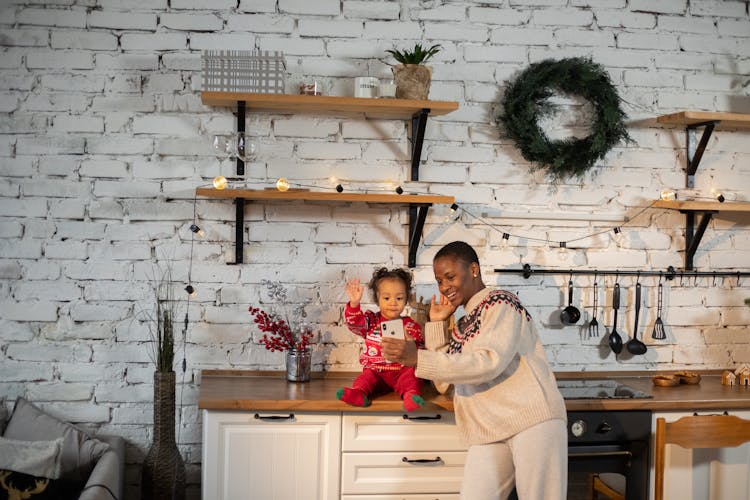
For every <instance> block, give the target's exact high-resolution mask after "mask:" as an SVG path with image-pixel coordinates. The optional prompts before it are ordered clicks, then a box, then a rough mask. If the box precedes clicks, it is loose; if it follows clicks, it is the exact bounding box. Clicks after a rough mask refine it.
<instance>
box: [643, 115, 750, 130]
mask: <svg viewBox="0 0 750 500" xmlns="http://www.w3.org/2000/svg"><path fill="white" fill-rule="evenodd" d="M656 121H657V123H663V124H665V125H697V124H700V123H706V122H721V124H720V125H721V126H722V127H723V128H745V127H750V115H747V114H742V113H715V112H709V111H681V112H679V113H672V114H669V115H662V116H658V117H657V118H656Z"/></svg>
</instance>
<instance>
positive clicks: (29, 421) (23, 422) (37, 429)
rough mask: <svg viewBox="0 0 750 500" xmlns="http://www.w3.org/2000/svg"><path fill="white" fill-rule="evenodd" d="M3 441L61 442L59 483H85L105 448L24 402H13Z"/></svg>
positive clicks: (22, 400) (23, 400)
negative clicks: (56, 440)
mask: <svg viewBox="0 0 750 500" xmlns="http://www.w3.org/2000/svg"><path fill="white" fill-rule="evenodd" d="M4 437H6V438H9V439H20V440H25V441H51V440H53V439H57V438H59V437H61V438H63V448H62V465H61V471H60V472H61V474H60V477H61V478H62V479H67V480H71V481H78V482H83V481H85V480H86V479H87V478H88V477H89V475H90V474H91V471H92V470H93V468H94V465H96V462H97V460H99V458H100V457H101V456H102V455H103V454H104V452H106V451H107V449H108V448H109V445H108V444H106V443H103V442H101V441H99V440H98V439H93V438H92V437H91V436H89V435H88V434H87V433H86V432H84V431H82V430H81V429H79V428H77V427H75V426H74V425H71V424H69V423H67V422H63V421H62V420H59V419H57V418H55V417H53V416H51V415H49V414H47V413H45V412H44V411H43V410H41V409H40V408H38V407H36V406H34V405H33V404H31V403H30V402H28V401H26V400H25V399H24V398H21V397H19V398H18V399H17V400H16V406H15V408H14V409H13V414H12V415H11V416H10V421H9V422H8V427H7V428H6V429H5V435H4Z"/></svg>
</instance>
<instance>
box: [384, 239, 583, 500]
mask: <svg viewBox="0 0 750 500" xmlns="http://www.w3.org/2000/svg"><path fill="white" fill-rule="evenodd" d="M432 267H433V271H434V273H435V280H436V281H437V284H438V290H439V291H440V300H439V301H436V299H435V296H433V297H432V300H431V302H430V321H429V322H428V323H427V324H426V325H425V326H426V328H425V340H426V346H427V349H426V350H424V349H420V350H419V351H418V350H417V348H416V346H415V344H414V343H413V342H405V341H403V340H398V339H383V341H382V344H383V353H384V354H385V355H386V357H387V358H388V359H392V360H394V361H398V362H400V363H401V364H403V365H405V366H415V367H416V374H417V376H418V377H420V378H426V379H430V380H432V381H434V382H435V385H436V387H437V388H438V390H440V391H441V392H444V391H445V390H446V389H447V388H448V385H449V384H453V385H454V395H453V403H454V409H455V413H456V425H457V426H458V430H459V432H460V434H461V436H462V438H463V439H464V440H465V442H466V444H468V445H469V451H468V454H467V457H466V464H465V466H464V477H463V483H462V485H461V498H462V499H465V500H485V499H487V500H490V499H493V500H497V499H501V500H504V499H506V498H507V497H508V495H509V494H510V493H511V491H512V490H513V487H514V486H515V487H516V490H517V492H518V497H519V499H520V500H542V499H544V500H564V499H565V497H566V490H567V461H568V458H567V457H568V455H567V429H566V423H565V403H564V402H563V399H562V396H561V395H560V391H559V390H558V389H557V384H556V381H555V377H554V374H553V373H552V370H551V369H550V367H549V364H548V363H547V359H546V357H545V354H544V350H543V348H542V344H541V342H540V341H539V337H538V334H537V331H536V327H535V326H534V323H533V322H532V321H531V316H530V315H529V313H528V312H527V311H526V309H525V308H524V307H523V306H522V305H521V303H520V302H519V300H518V298H517V297H516V296H515V295H513V294H512V293H509V292H506V291H503V290H491V289H488V288H486V287H485V284H484V283H483V281H482V276H481V271H480V268H479V258H478V257H477V254H476V252H475V251H474V249H473V248H472V247H471V246H470V245H469V244H467V243H464V242H462V241H454V242H453V243H449V244H448V245H446V246H444V247H443V248H441V249H440V250H439V251H438V253H437V254H436V255H435V258H434V259H433V263H432ZM458 306H463V308H464V310H465V311H466V315H465V316H464V317H462V318H461V319H460V320H459V321H458V322H457V325H456V328H455V329H454V330H453V332H448V331H447V328H446V325H447V322H446V320H447V319H448V318H450V316H451V315H452V314H453V313H454V311H455V310H456V308H457V307H458Z"/></svg>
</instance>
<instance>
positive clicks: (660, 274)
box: [659, 271, 662, 285]
mask: <svg viewBox="0 0 750 500" xmlns="http://www.w3.org/2000/svg"><path fill="white" fill-rule="evenodd" d="M661 276H662V273H661V271H659V284H660V285H661Z"/></svg>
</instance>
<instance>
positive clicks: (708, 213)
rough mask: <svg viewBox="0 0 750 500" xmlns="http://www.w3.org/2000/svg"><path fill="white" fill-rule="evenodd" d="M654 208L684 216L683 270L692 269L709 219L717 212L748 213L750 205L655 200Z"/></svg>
mask: <svg viewBox="0 0 750 500" xmlns="http://www.w3.org/2000/svg"><path fill="white" fill-rule="evenodd" d="M653 206H654V207H656V208H667V209H670V210H679V211H680V212H682V213H684V214H685V270H686V271H689V270H691V269H693V258H694V257H695V252H696V251H697V250H698V245H700V242H701V238H703V233H705V231H706V228H707V227H708V223H709V222H711V218H712V217H713V215H714V214H715V213H718V212H750V203H746V202H732V203H721V202H718V201H681V200H680V201H678V200H671V201H665V200H657V201H656V202H655V203H654V204H653ZM696 215H700V216H701V220H700V222H699V223H698V227H697V228H696V225H695V222H696V221H695V217H696Z"/></svg>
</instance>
